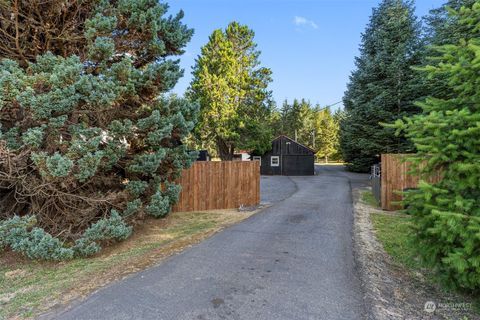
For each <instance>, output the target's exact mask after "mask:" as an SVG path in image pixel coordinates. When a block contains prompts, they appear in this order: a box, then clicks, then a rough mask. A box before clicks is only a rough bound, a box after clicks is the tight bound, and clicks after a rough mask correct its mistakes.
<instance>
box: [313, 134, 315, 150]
mask: <svg viewBox="0 0 480 320" xmlns="http://www.w3.org/2000/svg"><path fill="white" fill-rule="evenodd" d="M312 137H313V138H312V139H313V141H312V145H313V150H315V130H312Z"/></svg>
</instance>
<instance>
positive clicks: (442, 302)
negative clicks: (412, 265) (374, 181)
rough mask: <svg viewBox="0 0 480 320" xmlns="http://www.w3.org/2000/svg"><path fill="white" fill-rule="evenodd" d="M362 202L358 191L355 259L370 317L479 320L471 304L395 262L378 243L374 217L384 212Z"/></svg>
mask: <svg viewBox="0 0 480 320" xmlns="http://www.w3.org/2000/svg"><path fill="white" fill-rule="evenodd" d="M360 199H361V189H355V190H354V214H355V215H354V220H355V226H354V247H355V259H356V261H357V263H358V266H359V270H360V276H361V281H362V286H363V289H364V292H365V300H366V302H367V307H368V308H369V309H370V315H371V317H370V318H372V319H381V320H384V319H402V320H403V319H426V320H430V319H432V320H433V319H462V320H463V319H478V315H477V314H476V313H475V311H474V310H473V309H472V305H471V301H466V300H465V298H464V297H459V296H457V295H456V294H453V293H447V292H445V291H442V289H441V288H439V287H436V286H435V285H433V284H432V283H430V282H429V281H428V280H427V279H426V277H425V274H426V273H424V272H423V271H421V272H413V271H411V270H407V269H406V268H404V267H403V266H400V265H398V264H397V263H395V262H394V261H393V260H392V258H391V257H390V256H389V255H388V254H387V253H386V252H385V250H384V249H383V246H382V244H381V243H380V242H379V241H378V240H377V237H376V235H375V229H374V227H373V224H372V222H371V219H370V214H372V213H380V212H382V211H381V210H378V209H375V208H373V207H371V206H370V205H368V204H366V203H365V202H363V201H362V200H360ZM425 272H426V271H425ZM465 303H466V304H467V305H465Z"/></svg>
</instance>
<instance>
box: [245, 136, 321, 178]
mask: <svg viewBox="0 0 480 320" xmlns="http://www.w3.org/2000/svg"><path fill="white" fill-rule="evenodd" d="M252 159H253V160H260V161H261V163H260V173H261V174H265V175H282V176H310V175H314V174H315V164H314V163H315V152H314V151H313V150H312V149H310V148H309V147H306V146H304V145H303V144H300V143H298V142H295V141H294V140H292V139H290V138H289V137H287V136H279V137H277V138H275V139H274V140H273V141H272V150H270V151H268V152H267V153H265V154H264V155H262V156H253V157H252Z"/></svg>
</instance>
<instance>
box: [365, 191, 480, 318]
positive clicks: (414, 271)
mask: <svg viewBox="0 0 480 320" xmlns="http://www.w3.org/2000/svg"><path fill="white" fill-rule="evenodd" d="M361 200H362V202H363V203H365V204H367V205H368V206H370V207H371V211H370V219H371V221H372V224H373V228H374V230H375V235H376V238H377V239H378V241H379V242H380V243H381V245H382V246H383V248H384V250H385V252H386V253H387V254H388V255H389V256H390V257H391V258H392V260H393V262H394V263H395V264H396V265H397V266H398V267H399V268H400V269H404V270H405V271H407V273H408V274H409V277H410V278H411V279H412V281H415V282H416V283H419V282H425V284H426V286H428V287H431V288H435V290H436V291H437V297H440V298H442V299H443V300H444V301H453V302H458V301H466V302H470V303H472V305H473V310H472V311H471V314H474V317H476V316H478V315H479V314H480V303H479V302H480V300H479V298H478V297H476V296H471V295H468V294H462V293H460V292H455V291H452V290H448V289H447V288H445V287H443V286H442V285H441V283H439V282H438V279H437V278H436V277H435V275H434V273H433V270H430V269H429V268H428V267H427V266H426V265H425V264H423V263H422V261H421V260H420V258H419V257H418V255H417V254H416V248H415V243H414V237H412V232H413V228H412V227H413V223H414V222H413V218H412V216H409V215H407V214H404V213H400V212H398V211H388V212H387V211H381V210H380V208H379V207H378V203H377V201H376V200H375V198H374V197H373V194H372V192H371V191H370V190H365V191H363V192H362V194H361ZM452 299H453V300H452ZM458 319H462V320H463V319H473V318H471V316H466V317H460V318H458ZM475 319H476V318H475Z"/></svg>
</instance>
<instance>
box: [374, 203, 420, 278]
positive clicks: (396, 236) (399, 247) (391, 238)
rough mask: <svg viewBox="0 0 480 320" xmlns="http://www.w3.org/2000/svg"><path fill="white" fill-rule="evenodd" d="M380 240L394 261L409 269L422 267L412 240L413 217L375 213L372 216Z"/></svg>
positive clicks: (400, 214)
mask: <svg viewBox="0 0 480 320" xmlns="http://www.w3.org/2000/svg"><path fill="white" fill-rule="evenodd" d="M370 217H371V219H372V222H373V227H374V228H375V231H376V235H377V238H378V240H379V241H380V242H381V243H382V245H383V248H384V249H385V251H386V252H387V253H388V254H389V255H390V256H391V257H392V258H393V260H394V261H395V262H396V263H398V264H401V265H403V266H406V267H407V268H409V269H412V270H417V269H420V268H421V267H422V264H421V263H420V261H419V259H418V258H417V257H416V254H415V252H416V250H415V247H414V243H413V241H412V238H411V232H412V226H413V223H412V217H410V216H408V215H406V214H402V213H384V212H375V213H372V214H371V215H370Z"/></svg>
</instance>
